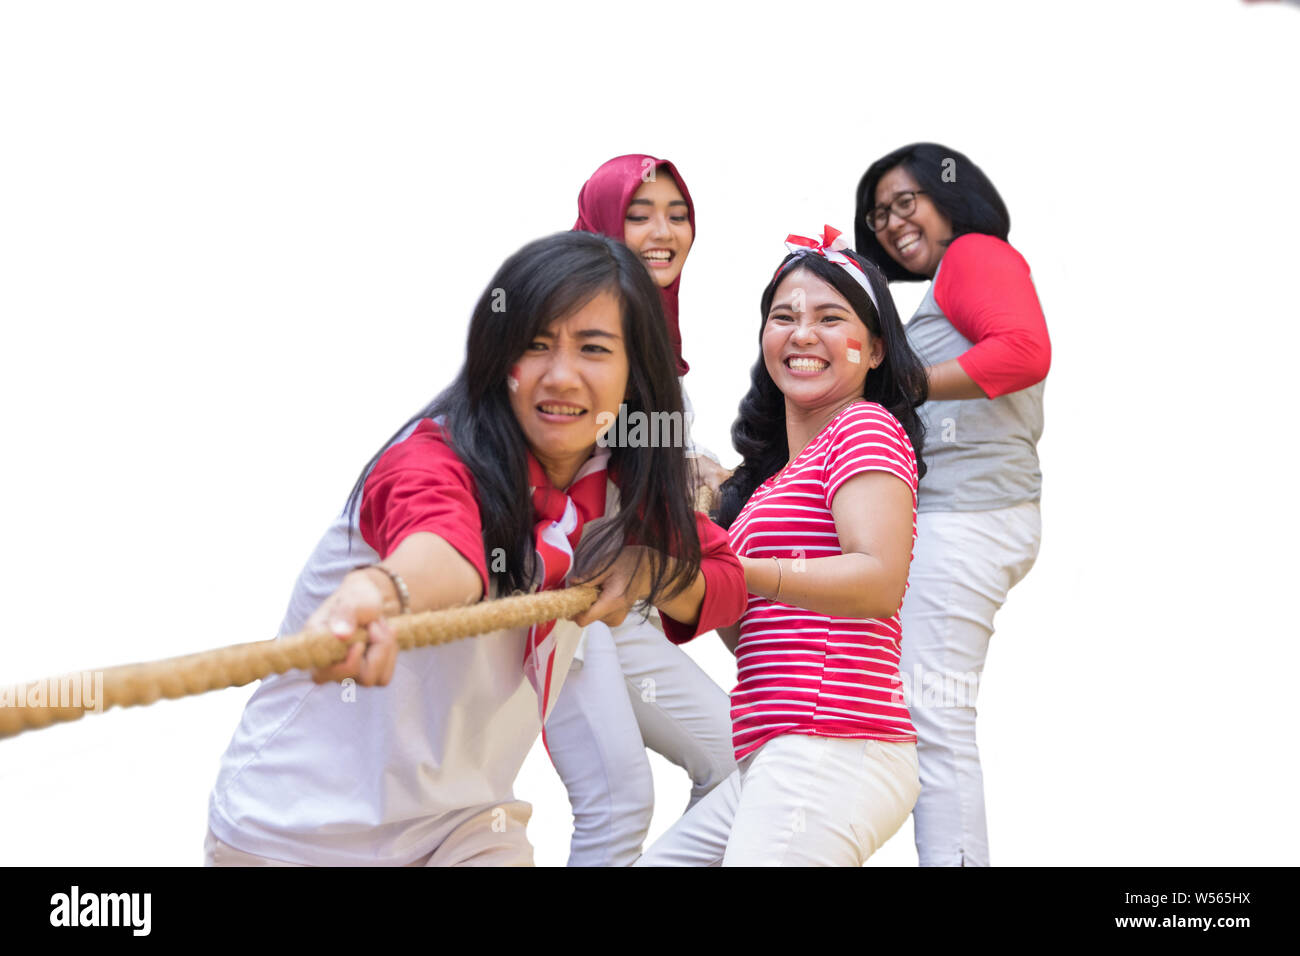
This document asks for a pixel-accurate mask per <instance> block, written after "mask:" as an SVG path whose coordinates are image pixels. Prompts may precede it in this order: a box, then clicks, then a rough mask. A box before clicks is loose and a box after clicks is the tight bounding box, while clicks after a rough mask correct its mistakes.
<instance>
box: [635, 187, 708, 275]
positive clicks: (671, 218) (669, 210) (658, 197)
mask: <svg viewBox="0 0 1300 956" xmlns="http://www.w3.org/2000/svg"><path fill="white" fill-rule="evenodd" d="M688 212H689V210H688V208H687V205H686V199H685V198H684V197H683V196H682V191H681V190H680V189H678V188H677V183H675V182H674V181H673V178H672V176H669V175H668V174H667V173H666V172H661V173H660V174H659V175H658V176H656V177H655V179H654V181H653V182H648V183H642V184H641V185H640V186H639V187H638V188H637V191H636V192H635V193H633V194H632V201H631V202H630V203H628V207H627V214H626V217H625V219H624V222H623V242H624V243H626V244H627V247H628V248H629V249H631V250H632V251H633V252H635V253H636V254H637V255H638V256H640V257H641V261H642V262H644V263H645V265H646V268H647V269H649V270H650V275H651V276H652V277H653V278H654V280H655V282H656V283H658V284H659V286H660V287H661V288H662V287H665V286H669V285H672V283H673V280H675V279H676V278H677V277H678V276H679V275H681V274H682V265H683V264H684V263H685V262H686V255H687V253H689V252H690V251H691V242H692V241H693V240H694V238H695V237H694V234H693V232H692V230H691V221H690V218H689V215H688Z"/></svg>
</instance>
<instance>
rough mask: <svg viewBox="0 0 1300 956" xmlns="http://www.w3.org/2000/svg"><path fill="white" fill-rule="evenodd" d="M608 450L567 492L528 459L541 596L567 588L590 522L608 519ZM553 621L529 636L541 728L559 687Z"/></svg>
mask: <svg viewBox="0 0 1300 956" xmlns="http://www.w3.org/2000/svg"><path fill="white" fill-rule="evenodd" d="M608 463H609V449H608V448H600V447H598V448H597V449H596V450H595V452H594V453H593V454H592V456H591V457H590V458H588V459H587V461H586V463H585V464H584V465H583V466H582V467H581V468H580V469H578V474H577V476H576V477H575V478H574V479H573V481H572V482H570V483H569V487H568V489H567V490H566V491H561V490H559V489H558V488H556V487H554V486H553V485H552V484H551V480H550V479H549V478H548V477H547V476H546V471H545V470H544V469H543V468H542V466H541V464H540V463H539V462H538V461H537V459H536V458H534V457H533V455H532V454H531V453H530V454H529V455H528V485H529V492H530V494H531V495H532V499H533V519H534V520H535V521H536V532H535V542H536V545H535V546H536V550H537V560H538V567H539V569H540V570H541V583H540V584H539V586H538V588H537V590H539V591H551V590H555V589H557V588H562V587H564V583H565V579H566V578H567V577H568V576H569V572H570V571H572V570H573V552H574V549H575V548H576V547H577V546H578V541H579V539H580V538H581V537H582V529H583V527H584V526H585V525H586V523H587V522H588V521H591V520H592V519H593V518H599V517H601V516H602V515H603V514H604V513H605V498H606V493H607V480H606V479H607V476H606V473H605V469H606V466H607V465H608ZM554 630H555V622H554V621H546V622H544V623H542V624H534V625H533V626H532V627H531V628H530V629H529V631H528V641H527V643H526V644H525V645H524V673H525V674H527V675H528V681H529V683H531V684H532V685H533V689H534V690H535V691H537V703H538V707H539V708H540V711H539V712H540V714H541V718H542V722H543V723H545V721H546V713H547V711H548V710H549V709H550V705H551V704H552V703H553V701H552V699H551V698H552V692H553V689H554V687H555V683H556V682H555V681H554V680H553V679H552V677H553V675H552V671H553V669H554V665H555V643H556V641H555V636H554V635H553V633H552V632H553V631H554Z"/></svg>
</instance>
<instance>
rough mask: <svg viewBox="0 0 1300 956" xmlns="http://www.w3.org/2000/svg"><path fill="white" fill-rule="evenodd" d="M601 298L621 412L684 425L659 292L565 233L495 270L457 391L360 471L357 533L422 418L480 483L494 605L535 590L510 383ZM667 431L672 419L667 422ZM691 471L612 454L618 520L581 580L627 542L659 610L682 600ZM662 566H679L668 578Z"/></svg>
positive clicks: (694, 568)
mask: <svg viewBox="0 0 1300 956" xmlns="http://www.w3.org/2000/svg"><path fill="white" fill-rule="evenodd" d="M601 292H609V293H610V294H612V295H613V296H614V297H615V298H617V299H618V300H619V303H620V312H621V314H622V324H623V329H622V331H623V343H624V347H625V348H626V350H627V359H628V389H627V398H626V399H625V404H626V408H627V414H628V416H629V418H630V417H631V415H632V414H633V413H636V412H641V413H643V414H645V415H646V416H647V417H649V416H650V415H651V413H652V412H654V413H660V412H668V413H674V412H675V413H676V415H677V417H679V418H681V417H682V416H683V405H682V393H681V386H680V385H679V384H678V381H677V372H676V365H675V362H674V358H673V351H672V347H671V346H670V345H669V343H668V333H667V330H666V327H665V324H664V317H663V312H662V309H661V306H660V304H659V289H658V287H657V286H656V285H655V283H654V280H653V279H652V278H651V277H650V272H649V270H647V269H646V267H645V265H644V264H642V262H641V260H640V259H638V258H637V256H636V255H635V254H634V253H633V252H632V251H631V250H630V249H628V248H627V246H625V245H623V243H621V242H618V241H617V240H614V239H609V238H607V237H605V236H597V235H593V234H591V233H587V232H561V233H556V234H555V235H552V236H547V237H545V238H543V239H537V240H535V241H533V242H530V243H529V244H528V245H526V246H524V247H523V248H522V249H520V250H519V251H518V252H516V253H515V254H514V255H512V256H511V257H510V258H509V259H507V260H506V261H505V262H504V263H503V264H502V265H501V268H500V269H498V270H497V273H496V275H495V276H493V277H492V280H491V282H489V283H488V286H487V288H486V289H485V290H484V291H483V295H482V296H481V297H480V298H479V300H478V304H477V305H476V306H475V307H474V314H473V317H472V318H471V319H470V326H469V338H468V340H467V342H466V347H465V364H464V365H463V366H462V367H461V370H460V372H459V374H458V375H457V376H456V379H455V380H454V381H453V382H452V383H451V385H449V386H448V387H447V388H446V389H445V390H444V391H443V392H442V393H441V394H440V395H438V396H437V397H436V398H435V399H433V401H431V402H429V404H428V405H426V406H425V407H424V408H422V409H421V410H420V411H418V412H417V413H416V414H415V415H413V416H412V417H411V418H410V419H408V420H407V422H406V424H404V425H403V426H402V427H401V428H399V429H398V430H397V431H396V432H395V433H394V434H393V436H392V437H391V438H389V440H388V441H387V442H385V444H384V447H383V448H381V449H380V450H379V451H378V452H376V453H375V455H374V457H373V458H371V459H370V461H369V463H367V465H366V467H365V468H363V469H362V470H361V474H360V475H359V476H358V478H357V481H356V484H355V485H354V486H353V488H352V494H351V496H350V497H349V499H348V505H347V507H348V509H349V510H350V511H351V512H352V515H353V520H354V521H355V516H356V508H357V503H358V501H359V500H360V497H361V490H362V487H363V485H364V483H365V479H366V475H367V474H368V473H369V471H370V469H371V468H372V467H373V466H374V464H375V462H377V461H378V460H379V458H380V456H381V455H383V453H384V451H385V450H387V448H388V447H389V446H390V445H391V444H392V443H393V441H394V440H395V439H396V438H397V437H398V436H399V435H400V434H401V433H402V432H403V431H405V430H406V429H407V428H408V427H410V426H411V425H412V424H414V423H415V422H418V421H419V420H420V419H422V418H442V419H443V432H444V434H445V435H446V437H447V440H448V441H449V443H450V444H451V447H452V449H453V450H454V451H455V452H456V455H457V457H459V458H460V460H461V461H462V462H464V463H465V465H466V466H467V467H468V468H469V470H470V472H471V473H472V474H473V476H474V483H475V486H476V489H477V496H478V505H479V513H480V516H481V518H482V522H483V543H484V548H485V551H486V553H487V554H489V555H490V554H492V553H493V552H494V550H495V549H497V548H500V549H502V552H501V553H503V554H504V555H506V561H505V562H504V569H501V565H502V562H499V561H497V562H494V561H489V562H488V567H489V569H490V571H491V574H492V578H493V580H494V581H495V583H496V584H497V585H498V593H503V594H504V593H511V592H514V591H516V590H522V591H527V590H529V589H530V588H531V586H532V583H533V579H534V576H535V573H536V567H535V562H536V555H535V552H534V518H533V512H532V500H531V498H530V496H529V494H528V484H529V481H528V445H527V442H526V440H525V437H524V433H523V430H522V429H521V428H520V426H519V421H518V419H516V418H515V414H514V411H513V410H512V408H511V406H510V395H509V392H508V389H507V384H506V383H507V377H508V375H509V371H510V368H511V366H512V365H514V364H515V362H517V361H518V360H519V357H520V356H521V355H523V353H524V350H525V349H526V348H527V347H528V345H529V344H530V343H531V342H532V341H533V340H534V339H535V338H536V337H537V335H538V333H540V332H542V331H543V330H545V329H546V328H547V326H549V325H550V324H551V323H552V322H553V321H555V320H556V319H559V318H562V317H564V316H566V315H570V314H572V313H573V312H575V311H577V310H578V309H581V308H582V307H583V306H584V305H586V304H587V303H588V302H589V301H590V300H591V299H592V298H593V297H595V296H596V295H599V294H600V293H601ZM670 420H671V419H670ZM688 467H689V466H688V463H687V460H686V455H685V451H684V449H682V448H680V447H622V446H617V447H611V449H610V460H609V465H608V469H609V477H610V478H611V479H612V480H613V481H614V483H615V484H616V485H617V486H618V489H619V500H620V510H619V512H618V514H617V515H616V516H614V517H612V518H607V520H601V521H599V522H593V523H592V526H591V528H590V532H589V533H587V532H584V535H583V539H582V543H581V546H580V547H579V548H578V549H577V553H576V554H575V556H574V557H575V570H576V571H577V572H578V573H580V574H583V575H590V574H596V573H599V572H600V571H602V570H604V569H605V568H607V567H609V565H610V564H611V563H612V562H613V561H614V559H615V558H617V557H618V554H619V552H620V551H622V549H623V548H624V547H625V546H626V545H627V544H628V543H630V541H631V540H633V539H634V540H635V542H636V543H637V544H639V545H642V546H644V547H647V548H650V549H652V551H651V554H650V563H651V571H652V574H651V580H652V584H651V596H650V602H651V603H654V602H656V601H659V600H661V599H663V598H670V597H672V596H674V595H677V594H680V593H681V592H682V591H683V590H684V589H685V588H686V587H688V586H689V584H690V582H691V581H692V580H693V579H694V577H695V575H696V574H697V573H698V571H699V568H700V541H699V534H698V532H697V530H696V525H695V513H694V511H693V510H692V508H691V501H690V495H689V491H688V488H689V477H688ZM664 556H672V558H674V559H675V563H674V565H673V567H672V570H675V572H676V573H675V574H673V575H672V576H671V577H669V575H668V571H669V570H670V567H669V565H668V563H667V562H666V561H665V560H664Z"/></svg>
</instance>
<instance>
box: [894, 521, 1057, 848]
mask: <svg viewBox="0 0 1300 956" xmlns="http://www.w3.org/2000/svg"><path fill="white" fill-rule="evenodd" d="M1041 535H1042V522H1041V520H1040V516H1039V510H1038V502H1036V501H1035V502H1027V503H1025V504H1020V505H1016V506H1015V507H1012V508H1002V509H999V510H997V511H939V512H935V511H929V512H921V513H920V514H919V515H917V519H916V553H915V555H914V556H913V558H912V568H911V572H910V574H909V576H908V588H907V595H906V597H905V598H904V600H903V610H902V626H903V642H902V660H901V664H900V671H901V674H902V678H903V689H904V699H905V700H906V701H907V709H908V712H909V713H910V714H911V715H912V724H913V726H915V727H916V734H917V749H918V755H919V756H920V760H921V796H920V799H918V800H917V802H916V809H915V810H914V811H913V822H914V824H915V832H916V850H917V855H918V858H919V860H920V864H921V866H988V865H989V848H988V831H987V827H986V825H985V820H984V777H983V774H982V773H981V772H980V758H979V748H978V747H977V746H976V745H975V700H976V696H977V694H978V690H979V679H980V676H981V675H982V674H983V672H984V658H985V655H986V654H987V653H988V648H989V638H990V637H992V636H993V616H994V615H995V614H996V613H997V611H998V608H1000V607H1001V606H1002V604H1003V602H1004V601H1005V600H1006V597H1007V592H1008V591H1010V590H1011V588H1012V586H1013V585H1015V583H1016V582H1017V581H1019V580H1020V579H1021V578H1023V577H1024V576H1025V574H1026V573H1028V571H1029V569H1030V567H1031V566H1032V565H1033V563H1034V559H1035V558H1036V557H1037V556H1038V544H1039V539H1040V538H1041Z"/></svg>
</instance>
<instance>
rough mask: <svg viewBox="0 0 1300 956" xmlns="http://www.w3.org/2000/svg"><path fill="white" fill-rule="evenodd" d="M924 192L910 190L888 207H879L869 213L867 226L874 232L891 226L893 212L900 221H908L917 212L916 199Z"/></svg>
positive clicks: (921, 190) (899, 195)
mask: <svg viewBox="0 0 1300 956" xmlns="http://www.w3.org/2000/svg"><path fill="white" fill-rule="evenodd" d="M924 192H925V190H924V189H909V190H908V191H907V192H905V193H899V194H898V195H897V196H895V197H894V201H893V202H891V203H890V204H889V205H888V206H877V207H876V208H875V209H873V210H871V212H869V213H867V225H868V226H870V227H871V231H872V232H879V231H880V230H881V229H884V228H885V227H886V226H887V225H889V214H890V213H891V212H892V213H893V214H894V215H896V216H897V217H898V218H899V219H906V218H907V217H908V216H910V215H912V213H914V212H916V197H917V195H918V194H920V193H924Z"/></svg>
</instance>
